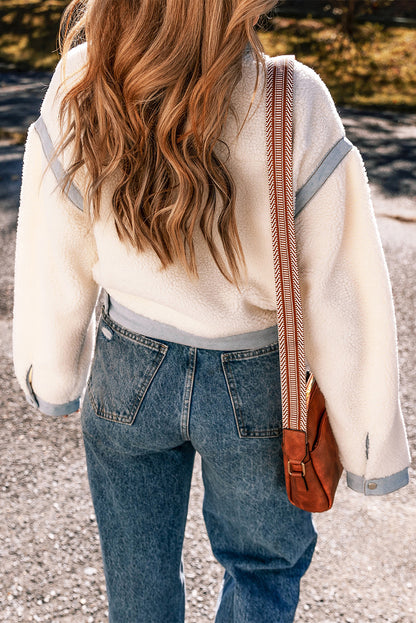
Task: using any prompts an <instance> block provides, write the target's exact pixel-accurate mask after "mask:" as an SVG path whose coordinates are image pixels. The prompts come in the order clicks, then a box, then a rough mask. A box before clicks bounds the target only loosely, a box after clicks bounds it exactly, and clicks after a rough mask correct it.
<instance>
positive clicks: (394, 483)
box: [347, 467, 409, 495]
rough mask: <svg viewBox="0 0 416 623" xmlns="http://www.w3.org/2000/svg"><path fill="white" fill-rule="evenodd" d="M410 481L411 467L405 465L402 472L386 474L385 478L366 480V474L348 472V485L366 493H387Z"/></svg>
mask: <svg viewBox="0 0 416 623" xmlns="http://www.w3.org/2000/svg"><path fill="white" fill-rule="evenodd" d="M408 482H409V468H408V467H405V469H402V470H401V471H400V472H397V473H396V474H392V475H391V476H386V477H385V478H371V479H369V480H366V479H365V478H364V476H357V475H356V474H352V473H351V472H347V485H348V486H349V487H350V489H353V490H354V491H357V492H358V493H363V494H364V495H385V494H386V493H391V492H392V491H396V490H397V489H400V488H401V487H405V486H406V485H407V484H408Z"/></svg>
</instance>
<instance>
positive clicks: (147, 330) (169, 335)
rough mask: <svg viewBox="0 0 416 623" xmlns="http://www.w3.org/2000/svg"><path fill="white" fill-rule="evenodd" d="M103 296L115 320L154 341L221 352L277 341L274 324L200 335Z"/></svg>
mask: <svg viewBox="0 0 416 623" xmlns="http://www.w3.org/2000/svg"><path fill="white" fill-rule="evenodd" d="M106 299H107V300H106V301H105V304H104V308H105V310H106V312H107V313H108V315H109V316H110V318H111V319H112V320H114V322H117V323H118V324H120V325H121V326H123V327H125V328H126V329H129V330H130V331H134V332H135V333H140V334H142V335H147V336H148V337H151V338H154V339H156V340H166V341H168V342H177V343H179V344H184V345H185V346H194V347H196V348H206V349H209V350H222V351H224V350H244V349H252V348H263V347H264V346H269V345H270V344H274V343H275V342H278V333H277V326H272V327H267V328H266V329H261V330H260V331H251V332H250V333H240V334H238V335H228V336H225V337H218V338H207V337H199V336H197V335H193V334H192V333H187V332H186V331H182V330H181V329H177V328H176V327H174V326H172V325H169V324H164V323H162V322H158V321H157V320H152V319H151V318H147V317H146V316H141V315H140V314H136V313H135V312H133V311H132V310H131V309H128V308H127V307H124V305H121V304H120V303H118V302H117V301H115V300H114V299H113V298H111V297H110V296H109V295H108V293H106Z"/></svg>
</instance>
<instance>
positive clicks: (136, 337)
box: [102, 310, 169, 354]
mask: <svg viewBox="0 0 416 623" xmlns="http://www.w3.org/2000/svg"><path fill="white" fill-rule="evenodd" d="M102 320H103V322H105V324H107V325H108V326H109V327H111V328H112V329H114V331H116V333H119V334H120V335H123V336H124V337H126V338H128V339H130V340H131V341H132V342H136V343H139V344H142V345H143V346H146V347H147V348H149V349H151V350H155V351H157V352H160V351H162V352H163V353H165V354H166V352H167V350H168V348H169V346H168V345H167V344H163V343H162V342H158V341H157V340H154V339H153V338H150V337H147V336H145V335H142V334H141V333H133V332H132V331H129V330H128V329H125V328H124V327H122V326H121V325H119V324H118V323H117V322H115V321H114V320H113V319H112V318H110V316H108V315H107V314H106V312H105V311H104V310H103V311H102Z"/></svg>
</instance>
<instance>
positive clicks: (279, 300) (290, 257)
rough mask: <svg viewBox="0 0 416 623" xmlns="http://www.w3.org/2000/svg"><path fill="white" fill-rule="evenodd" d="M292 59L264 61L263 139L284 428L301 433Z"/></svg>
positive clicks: (303, 414) (303, 398) (302, 357)
mask: <svg viewBox="0 0 416 623" xmlns="http://www.w3.org/2000/svg"><path fill="white" fill-rule="evenodd" d="M294 61H295V57H294V56H280V57H276V58H270V60H269V61H268V62H267V85H266V138H267V168H268V181H269V199H270V213H271V227H272V239H273V263H274V274H275V286H276V307H277V326H278V334H279V357H280V378H281V393H282V423H283V428H292V429H296V430H303V431H305V432H306V424H307V410H306V380H305V355H304V346H303V323H302V305H301V298H300V287H299V278H298V265H297V256H296V238H295V216H294V214H295V211H294V210H295V197H294V188H293V166H292V116H293V75H294Z"/></svg>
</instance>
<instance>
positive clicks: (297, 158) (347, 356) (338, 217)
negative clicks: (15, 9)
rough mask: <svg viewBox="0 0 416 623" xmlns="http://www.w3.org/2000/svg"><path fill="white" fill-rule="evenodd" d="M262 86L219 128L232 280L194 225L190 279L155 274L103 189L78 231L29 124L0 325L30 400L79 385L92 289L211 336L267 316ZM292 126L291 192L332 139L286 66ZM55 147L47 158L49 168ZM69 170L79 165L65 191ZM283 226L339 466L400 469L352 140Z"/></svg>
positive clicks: (70, 67)
mask: <svg viewBox="0 0 416 623" xmlns="http://www.w3.org/2000/svg"><path fill="white" fill-rule="evenodd" d="M86 52H87V48H86V45H85V44H84V45H81V46H78V47H77V48H75V49H74V50H72V51H71V53H70V55H69V58H68V60H67V65H66V69H65V75H66V76H70V78H69V79H68V82H67V83H66V85H68V84H71V83H72V81H74V80H76V79H77V72H78V71H82V68H83V66H84V64H85V61H86ZM243 58H244V61H243V76H242V79H241V81H240V82H239V84H238V85H237V87H236V89H235V91H234V93H233V104H234V106H235V108H236V111H237V114H238V117H239V124H241V122H242V121H243V119H244V117H245V113H246V111H247V109H248V106H249V103H250V99H251V96H252V93H253V90H254V83H255V63H254V59H253V57H252V55H251V53H250V51H249V52H248V53H247V51H246V53H245V54H244V57H243ZM63 71H64V70H63V64H62V62H60V63H59V65H58V67H57V69H56V71H55V74H54V76H53V78H52V81H51V83H50V86H49V89H48V91H47V93H46V96H45V99H44V101H43V104H42V108H41V115H42V118H43V121H44V123H45V124H46V127H47V130H48V133H49V135H50V137H51V139H52V141H53V143H54V144H55V145H57V144H58V142H59V138H60V128H59V121H58V109H59V103H60V98H61V97H62V93H63V92H64V91H65V89H66V88H67V86H64V88H62V89H61V90H60V91H59V93H57V89H58V86H59V85H60V84H61V83H62V80H63ZM78 75H79V74H78ZM263 84H264V76H262V75H260V84H259V89H258V92H257V95H256V98H255V100H254V104H253V108H252V110H251V111H250V116H249V120H248V121H247V122H246V125H245V126H244V129H243V131H242V133H241V134H240V136H239V137H238V139H236V127H237V126H236V122H235V119H234V118H233V116H231V115H229V117H228V119H227V123H226V127H225V130H224V133H223V139H224V140H225V141H226V142H227V143H228V145H229V147H230V150H231V156H230V160H229V161H228V166H229V168H230V170H231V173H232V175H233V177H234V180H235V182H236V188H237V203H236V214H237V224H238V229H239V233H240V237H241V241H242V245H243V249H244V253H245V258H246V262H247V267H248V270H247V276H246V281H245V285H244V287H243V288H242V290H241V292H239V291H238V290H237V289H236V288H235V287H234V286H233V285H230V284H229V283H228V282H227V281H226V280H225V279H224V278H223V277H222V275H221V274H220V272H219V271H218V269H217V267H216V265H215V263H214V262H213V260H212V257H211V256H210V253H209V251H208V248H207V246H206V244H205V242H204V240H203V238H202V235H201V234H200V233H199V232H198V233H197V235H196V237H195V248H196V252H197V265H198V270H199V275H200V279H199V281H191V280H190V279H189V278H188V276H187V275H186V272H185V270H184V269H183V268H182V267H180V266H177V265H175V266H171V267H169V268H168V269H167V270H165V271H161V270H160V263H159V260H158V258H157V256H156V255H155V254H154V253H153V252H150V251H149V252H145V253H141V254H138V253H137V252H135V251H134V250H133V249H132V248H131V247H129V246H128V245H125V244H122V243H120V241H119V239H118V236H117V234H116V231H115V227H114V224H113V222H112V219H111V196H112V191H111V185H108V186H107V187H106V188H105V189H104V192H103V196H102V213H101V218H100V220H99V221H97V222H96V223H95V224H94V226H93V228H91V229H90V228H89V227H88V225H87V220H86V216H85V213H84V212H82V211H81V210H80V209H78V208H77V207H76V206H75V205H74V204H73V203H72V202H71V201H70V200H69V199H68V198H67V197H65V196H64V195H63V194H62V193H61V192H60V190H59V189H58V188H57V183H56V179H55V177H54V174H53V172H52V170H51V169H50V168H47V160H46V157H45V154H44V151H43V149H42V145H41V141H40V138H39V135H38V133H37V132H36V130H35V128H34V126H33V125H32V126H31V127H30V128H29V133H28V138H27V143H26V150H25V155H24V169H23V181H22V190H21V204H20V210H19V219H18V230H17V249H16V269H15V301H14V325H13V348H14V364H15V371H16V376H17V379H18V381H19V383H20V385H21V387H22V389H23V390H24V392H25V393H26V394H27V393H28V389H27V388H28V385H27V383H26V376H27V373H28V370H29V369H30V368H31V367H32V368H31V372H32V387H33V392H34V396H35V397H36V396H37V397H40V399H41V400H42V401H44V403H45V404H48V403H49V404H50V405H52V407H53V405H61V406H62V405H63V411H64V409H65V405H66V404H67V403H71V402H72V405H71V409H72V410H74V408H73V405H74V404H78V401H79V399H80V397H81V396H82V393H83V390H84V388H85V385H86V381H87V375H88V370H89V366H90V362H91V357H92V352H93V346H94V314H93V310H94V306H95V304H96V301H97V296H98V294H99V290H100V287H102V288H105V290H107V292H108V293H109V294H110V295H111V296H112V297H113V298H114V299H115V300H116V301H118V302H119V303H121V304H122V305H124V306H126V307H128V308H130V309H131V310H133V311H134V312H137V313H139V314H141V315H144V316H147V317H149V318H152V319H154V320H157V321H160V322H163V323H166V324H170V325H174V326H175V327H177V328H179V329H181V330H184V331H186V332H188V333H193V334H194V335H197V336H204V337H222V336H228V335H234V334H239V333H245V332H251V331H256V330H259V329H264V328H266V327H270V326H272V325H275V324H276V307H275V290H274V275H273V261H272V239H271V229H270V214H269V195H268V180H267V160H266V140H265V132H266V129H265V92H263ZM293 131H294V146H293V155H294V186H295V189H299V188H301V187H302V185H303V184H304V183H305V182H306V181H307V180H308V179H309V177H310V176H311V175H312V174H313V172H314V171H315V170H316V168H317V166H318V165H319V163H320V162H321V161H322V159H323V158H324V157H325V155H326V154H327V153H328V152H329V151H330V149H331V148H332V147H333V146H334V145H335V144H336V143H337V142H338V141H339V140H340V139H341V138H342V137H343V136H344V135H345V131H344V128H343V125H342V122H341V120H340V117H339V115H338V113H337V111H336V108H335V104H334V102H333V100H332V98H331V96H330V94H329V91H328V89H327V88H326V86H325V85H324V84H323V82H322V80H321V79H320V78H319V76H318V75H317V74H316V73H315V72H314V71H313V70H312V69H311V68H309V67H307V66H305V65H303V64H302V63H299V62H296V63H295V88H294V130H293ZM69 157H70V154H64V156H63V157H62V164H63V166H64V167H65V166H67V165H68V162H69ZM84 182H85V179H84V180H83V179H82V176H81V175H79V176H78V179H77V185H78V186H79V187H80V188H81V189H82V188H83V184H84ZM295 229H296V244H297V251H298V266H299V278H300V287H301V296H302V301H303V313H304V334H305V355H306V359H307V362H308V364H309V366H310V368H311V369H312V371H313V373H314V374H315V376H316V379H317V381H318V383H319V386H320V387H321V390H322V392H323V394H324V396H325V399H326V404H327V411H328V416H329V419H330V422H331V425H332V428H333V431H334V434H335V437H336V439H337V442H338V445H339V448H340V455H341V460H342V463H343V466H344V468H345V469H346V470H347V471H348V472H351V473H352V474H353V475H354V477H357V478H358V480H360V479H363V482H368V480H369V479H379V478H383V477H386V476H390V475H393V474H397V473H398V472H403V470H405V473H406V478H407V471H406V468H407V466H408V465H409V462H410V457H409V450H408V444H407V440H406V433H405V427H404V422H403V417H402V412H401V407H400V402H399V371H398V358H397V343H396V324H395V314H394V306H393V299H392V291H391V285H390V280H389V275H388V271H387V266H386V262H385V258H384V254H383V250H382V246H381V241H380V237H379V233H378V229H377V225H376V220H375V216H374V211H373V207H372V203H371V197H370V191H369V185H368V180H367V175H366V171H365V168H364V164H363V161H362V158H361V156H360V153H359V152H358V150H357V149H356V148H355V147H353V148H352V149H351V151H350V152H349V153H348V155H347V156H345V158H344V159H343V160H342V162H341V163H340V164H339V165H338V166H337V168H336V169H335V171H334V172H333V173H332V174H331V175H330V176H329V178H328V179H327V180H326V181H325V183H324V184H323V186H322V187H321V188H320V190H319V191H318V192H317V193H316V194H315V195H314V197H313V198H312V199H311V200H310V201H309V202H308V204H307V205H306V207H305V208H304V209H303V210H302V211H301V213H300V214H299V215H298V216H297V217H296V220H295ZM74 401H75V403H74ZM32 402H33V397H32ZM35 404H36V403H35ZM58 410H59V409H58ZM45 411H46V412H48V409H45ZM61 411H62V409H61ZM55 412H57V411H56V410H55ZM360 482H361V481H360ZM403 484H405V482H403V478H402V479H401V484H400V486H402V485H403ZM360 486H361V485H360ZM355 488H356V487H355Z"/></svg>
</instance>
